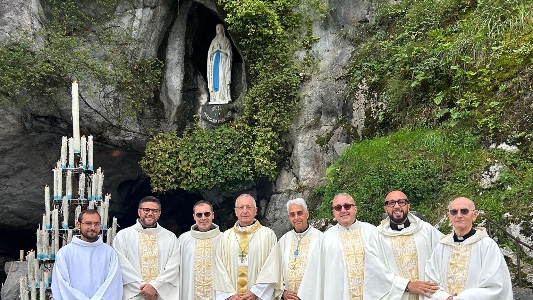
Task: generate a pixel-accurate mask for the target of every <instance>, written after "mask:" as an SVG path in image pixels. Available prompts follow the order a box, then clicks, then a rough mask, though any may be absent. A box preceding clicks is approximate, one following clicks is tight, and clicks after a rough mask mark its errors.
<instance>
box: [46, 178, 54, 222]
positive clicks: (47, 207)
mask: <svg viewBox="0 0 533 300" xmlns="http://www.w3.org/2000/svg"><path fill="white" fill-rule="evenodd" d="M54 177H55V172H54ZM44 213H45V214H46V215H47V216H48V215H50V187H48V185H45V186H44Z"/></svg>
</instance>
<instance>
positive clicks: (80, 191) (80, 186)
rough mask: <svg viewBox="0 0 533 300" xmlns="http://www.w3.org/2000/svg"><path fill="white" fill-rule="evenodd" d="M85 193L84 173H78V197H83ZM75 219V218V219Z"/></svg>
mask: <svg viewBox="0 0 533 300" xmlns="http://www.w3.org/2000/svg"><path fill="white" fill-rule="evenodd" d="M84 194H85V173H81V174H80V182H79V183H78V195H79V197H78V198H79V199H84V198H83V197H84ZM76 220H77V219H76Z"/></svg>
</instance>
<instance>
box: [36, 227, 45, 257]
mask: <svg viewBox="0 0 533 300" xmlns="http://www.w3.org/2000/svg"><path fill="white" fill-rule="evenodd" d="M36 236H37V258H40V257H41V254H42V253H43V246H42V240H41V228H38V229H37V232H36Z"/></svg>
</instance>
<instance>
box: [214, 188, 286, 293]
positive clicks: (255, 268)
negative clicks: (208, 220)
mask: <svg viewBox="0 0 533 300" xmlns="http://www.w3.org/2000/svg"><path fill="white" fill-rule="evenodd" d="M235 215H236V216H237V222H236V223H235V225H234V226H233V228H230V229H228V230H226V231H225V232H224V233H223V234H222V237H221V238H220V242H219V243H218V247H217V251H216V263H215V268H216V269H215V296H216V299H217V300H224V299H229V300H255V299H261V300H273V299H277V298H278V297H279V294H281V291H280V290H277V288H278V287H280V286H281V276H280V270H279V256H278V251H277V250H276V242H277V238H276V234H275V233H274V231H272V229H270V228H268V227H265V226H263V225H261V223H259V221H258V220H256V219H255V216H256V215H257V206H256V202H255V199H254V197H252V196H251V195H249V194H242V195H240V196H239V197H237V200H236V201H235Z"/></svg>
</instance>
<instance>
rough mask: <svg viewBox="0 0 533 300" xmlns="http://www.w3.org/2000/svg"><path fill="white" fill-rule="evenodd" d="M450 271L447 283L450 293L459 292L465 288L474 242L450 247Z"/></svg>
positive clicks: (447, 275)
mask: <svg viewBox="0 0 533 300" xmlns="http://www.w3.org/2000/svg"><path fill="white" fill-rule="evenodd" d="M449 248H450V255H449V256H448V271H447V272H446V285H447V291H446V292H448V294H450V295H453V294H455V293H457V294H459V293H461V292H462V291H464V290H465V287H466V279H467V278H468V266H469V265H470V253H471V252H472V244H469V245H462V244H461V245H459V246H457V247H449Z"/></svg>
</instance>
